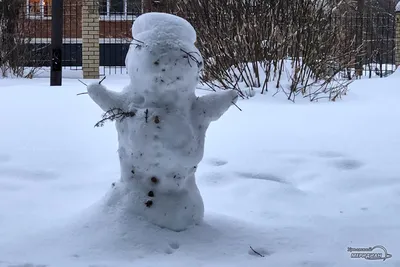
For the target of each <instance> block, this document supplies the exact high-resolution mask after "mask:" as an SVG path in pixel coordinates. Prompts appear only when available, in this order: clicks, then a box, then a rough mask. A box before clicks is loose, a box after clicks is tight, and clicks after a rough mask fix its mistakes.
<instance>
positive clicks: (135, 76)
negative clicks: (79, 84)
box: [88, 13, 237, 231]
mask: <svg viewBox="0 0 400 267" xmlns="http://www.w3.org/2000/svg"><path fill="white" fill-rule="evenodd" d="M132 35H133V41H132V43H131V46H130V49H129V51H128V54H127V56H126V61H125V63H126V66H127V69H128V73H129V77H130V84H129V85H128V86H126V87H125V88H124V89H123V90H122V92H114V91H110V90H108V89H107V88H105V87H104V86H103V85H101V84H99V83H94V84H91V85H89V86H88V93H89V95H90V97H91V98H92V99H93V101H94V102H95V103H96V104H97V105H98V106H100V108H101V109H103V111H105V112H110V111H112V110H118V111H119V112H120V115H121V114H128V115H127V116H125V117H121V118H120V119H117V120H116V128H117V132H118V143H119V149H118V153H119V160H120V168H121V179H120V180H119V181H118V182H117V183H114V184H113V188H112V190H111V192H110V193H109V196H108V202H107V205H108V206H109V207H113V208H116V209H118V210H119V211H121V212H123V213H124V214H126V213H129V214H133V215H134V216H138V217H141V218H143V219H145V220H147V221H149V222H151V223H153V224H156V225H158V226H160V227H164V228H168V229H171V230H174V231H182V230H185V229H187V228H188V227H189V226H192V225H195V224H198V223H200V222H201V221H202V219H203V215H204V205H203V200H202V197H201V195H200V192H199V189H198V187H197V185H196V179H195V173H196V168H197V165H198V164H199V162H200V161H201V160H202V158H203V153H204V141H205V134H206V131H207V128H208V126H209V125H210V123H211V122H212V121H216V120H217V119H219V118H220V117H221V116H222V115H223V114H224V113H225V112H226V111H227V110H228V108H229V107H230V106H231V105H232V103H235V101H236V99H237V93H236V92H235V91H233V90H229V91H221V92H219V93H212V94H209V95H205V96H202V97H196V95H195V88H196V85H197V84H198V81H199V75H200V72H201V71H202V69H203V59H202V56H201V55H200V53H199V50H198V49H197V48H196V47H195V45H194V43H195V41H196V32H195V30H194V29H193V27H192V25H191V24H190V23H189V22H187V21H186V20H184V19H182V18H180V17H177V16H174V15H170V14H164V13H146V14H144V15H141V16H140V17H138V18H137V20H136V21H135V22H134V24H133V27H132Z"/></svg>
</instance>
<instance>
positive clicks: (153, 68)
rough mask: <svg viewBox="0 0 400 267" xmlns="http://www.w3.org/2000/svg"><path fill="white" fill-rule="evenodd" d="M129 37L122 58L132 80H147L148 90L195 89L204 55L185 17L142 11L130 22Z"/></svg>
mask: <svg viewBox="0 0 400 267" xmlns="http://www.w3.org/2000/svg"><path fill="white" fill-rule="evenodd" d="M132 37H133V41H132V43H131V45H130V48H129V51H128V54H127V56H126V60H125V64H126V67H127V69H128V73H129V76H130V78H131V83H132V84H138V83H140V84H146V85H148V86H147V87H150V88H153V89H151V90H154V88H160V87H162V88H163V90H168V89H177V90H182V89H183V88H184V87H185V88H186V89H185V90H189V91H194V87H195V86H196V85H197V81H198V77H199V75H200V71H201V70H202V69H203V58H202V56H201V54H200V52H199V50H198V49H197V48H196V46H195V45H194V43H195V42H196V31H195V30H194V28H193V27H192V25H191V24H190V23H189V22H188V21H186V20H185V19H183V18H181V17H178V16H175V15H171V14H166V13H158V12H153V13H145V14H143V15H141V16H139V17H138V18H137V19H136V20H135V22H134V23H133V26H132ZM192 87H193V90H192Z"/></svg>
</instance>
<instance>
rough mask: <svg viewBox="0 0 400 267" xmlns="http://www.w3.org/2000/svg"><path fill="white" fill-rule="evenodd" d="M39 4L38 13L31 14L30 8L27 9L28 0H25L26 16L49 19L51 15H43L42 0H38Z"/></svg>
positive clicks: (28, 5)
mask: <svg viewBox="0 0 400 267" xmlns="http://www.w3.org/2000/svg"><path fill="white" fill-rule="evenodd" d="M39 6H40V14H34V15H31V14H30V10H29V7H30V3H29V0H26V15H27V17H28V18H30V19H41V20H51V16H45V15H44V0H40V2H39Z"/></svg>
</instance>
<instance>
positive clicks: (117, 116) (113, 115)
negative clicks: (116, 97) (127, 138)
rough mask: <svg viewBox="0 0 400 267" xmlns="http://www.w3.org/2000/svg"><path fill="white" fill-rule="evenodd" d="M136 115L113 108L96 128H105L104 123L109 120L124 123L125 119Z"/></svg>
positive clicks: (105, 114)
mask: <svg viewBox="0 0 400 267" xmlns="http://www.w3.org/2000/svg"><path fill="white" fill-rule="evenodd" d="M135 115H136V112H133V111H131V112H125V111H123V110H122V109H119V108H113V109H110V110H108V111H107V112H106V113H104V114H103V116H102V117H103V119H101V120H100V121H99V122H97V123H96V124H95V125H94V127H103V126H104V123H105V122H106V121H107V120H110V121H114V120H120V121H122V120H123V119H125V118H127V117H128V118H130V117H134V116H135Z"/></svg>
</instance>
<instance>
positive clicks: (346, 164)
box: [331, 159, 364, 171]
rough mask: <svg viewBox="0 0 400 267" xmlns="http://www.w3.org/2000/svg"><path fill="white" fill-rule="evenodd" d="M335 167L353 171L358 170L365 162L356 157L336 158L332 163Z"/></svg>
mask: <svg viewBox="0 0 400 267" xmlns="http://www.w3.org/2000/svg"><path fill="white" fill-rule="evenodd" d="M331 164H332V165H333V167H335V168H336V169H339V170H344V171H351V170H356V169H359V168H361V167H362V166H363V165H364V163H362V162H361V161H358V160H354V159H339V160H334V161H332V163H331Z"/></svg>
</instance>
